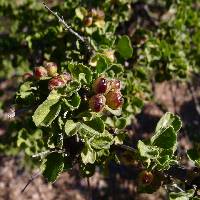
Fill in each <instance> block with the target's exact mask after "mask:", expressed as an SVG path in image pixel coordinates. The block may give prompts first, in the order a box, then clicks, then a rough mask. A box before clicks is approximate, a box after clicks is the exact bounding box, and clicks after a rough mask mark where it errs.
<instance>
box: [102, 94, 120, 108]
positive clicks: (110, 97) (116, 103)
mask: <svg viewBox="0 0 200 200" xmlns="http://www.w3.org/2000/svg"><path fill="white" fill-rule="evenodd" d="M106 104H107V105H108V107H110V108H111V109H113V110H116V109H119V108H120V107H121V106H122V104H123V97H122V94H121V92H120V91H110V92H108V94H106Z"/></svg>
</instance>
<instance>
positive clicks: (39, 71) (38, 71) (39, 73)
mask: <svg viewBox="0 0 200 200" xmlns="http://www.w3.org/2000/svg"><path fill="white" fill-rule="evenodd" d="M46 76H47V70H46V69H45V68H44V67H42V66H41V67H35V68H34V77H35V78H36V79H38V80H39V79H41V78H43V77H46Z"/></svg>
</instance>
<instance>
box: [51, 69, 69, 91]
mask: <svg viewBox="0 0 200 200" xmlns="http://www.w3.org/2000/svg"><path fill="white" fill-rule="evenodd" d="M69 81H71V75H70V74H69V73H66V72H65V73H63V74H61V75H57V76H54V77H53V78H52V79H51V80H50V81H49V84H48V88H49V90H53V89H58V88H61V87H64V86H65V85H66V84H67V83H68V82H69Z"/></svg>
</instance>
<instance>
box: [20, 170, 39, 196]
mask: <svg viewBox="0 0 200 200" xmlns="http://www.w3.org/2000/svg"><path fill="white" fill-rule="evenodd" d="M40 175H41V172H37V173H35V174H33V175H32V176H31V178H30V179H29V180H28V183H27V184H26V185H25V187H24V188H23V189H22V190H21V193H23V192H24V191H25V190H26V188H27V187H28V186H29V185H30V184H31V183H32V182H33V181H34V180H35V179H36V178H37V177H39V176H40Z"/></svg>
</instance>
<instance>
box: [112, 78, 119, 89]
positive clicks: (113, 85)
mask: <svg viewBox="0 0 200 200" xmlns="http://www.w3.org/2000/svg"><path fill="white" fill-rule="evenodd" d="M110 89H111V90H114V91H116V90H120V89H121V82H120V80H116V79H114V80H111V81H110Z"/></svg>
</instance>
